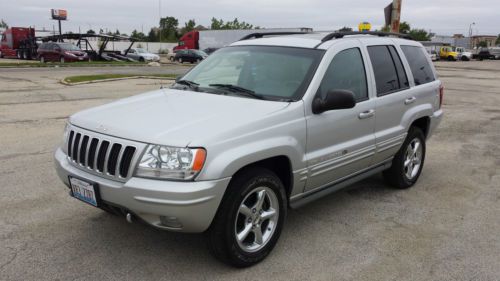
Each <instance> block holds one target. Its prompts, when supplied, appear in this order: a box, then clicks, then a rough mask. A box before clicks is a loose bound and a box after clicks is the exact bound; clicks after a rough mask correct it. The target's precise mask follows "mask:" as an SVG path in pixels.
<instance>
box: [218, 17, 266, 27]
mask: <svg viewBox="0 0 500 281" xmlns="http://www.w3.org/2000/svg"><path fill="white" fill-rule="evenodd" d="M210 28H211V29H214V30H219V29H253V28H254V26H253V25H252V24H249V23H246V22H244V21H242V22H240V21H239V20H238V18H235V19H234V20H233V21H228V22H224V21H223V20H222V19H216V18H212V24H211V25H210ZM255 28H256V29H258V28H259V27H255Z"/></svg>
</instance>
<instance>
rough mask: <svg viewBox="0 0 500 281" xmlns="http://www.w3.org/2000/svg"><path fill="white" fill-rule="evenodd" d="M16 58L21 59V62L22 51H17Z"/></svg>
mask: <svg viewBox="0 0 500 281" xmlns="http://www.w3.org/2000/svg"><path fill="white" fill-rule="evenodd" d="M16 57H17V59H19V60H20V59H22V55H21V51H19V50H18V51H16Z"/></svg>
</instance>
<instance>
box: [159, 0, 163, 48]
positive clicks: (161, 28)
mask: <svg viewBox="0 0 500 281" xmlns="http://www.w3.org/2000/svg"><path fill="white" fill-rule="evenodd" d="M158 14H159V16H160V49H161V33H162V30H163V27H162V26H161V0H158Z"/></svg>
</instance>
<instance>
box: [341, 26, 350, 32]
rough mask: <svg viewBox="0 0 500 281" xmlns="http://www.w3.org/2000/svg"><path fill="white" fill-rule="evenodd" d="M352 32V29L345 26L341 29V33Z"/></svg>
mask: <svg viewBox="0 0 500 281" xmlns="http://www.w3.org/2000/svg"><path fill="white" fill-rule="evenodd" d="M349 31H352V27H348V26H344V27H342V28H341V29H339V32H349Z"/></svg>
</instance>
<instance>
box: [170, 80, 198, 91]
mask: <svg viewBox="0 0 500 281" xmlns="http://www.w3.org/2000/svg"><path fill="white" fill-rule="evenodd" d="M175 84H180V85H186V86H188V87H189V88H191V89H198V86H199V85H200V84H198V83H196V82H193V81H189V80H178V81H175Z"/></svg>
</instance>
